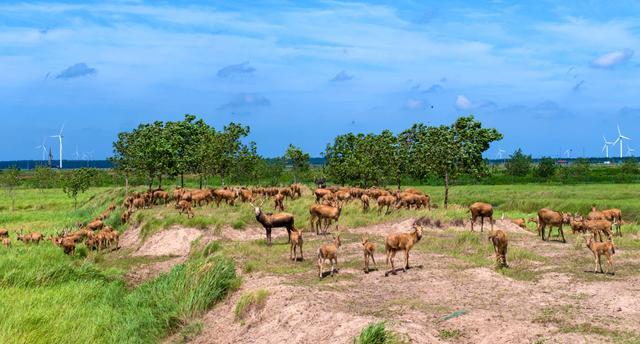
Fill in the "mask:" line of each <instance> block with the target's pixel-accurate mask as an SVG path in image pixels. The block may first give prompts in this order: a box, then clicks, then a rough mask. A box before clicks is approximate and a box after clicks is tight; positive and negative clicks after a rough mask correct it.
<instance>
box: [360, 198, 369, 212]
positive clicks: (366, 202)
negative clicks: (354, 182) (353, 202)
mask: <svg viewBox="0 0 640 344" xmlns="http://www.w3.org/2000/svg"><path fill="white" fill-rule="evenodd" d="M360 201H362V212H363V213H366V212H368V211H369V196H367V195H366V194H362V196H360Z"/></svg>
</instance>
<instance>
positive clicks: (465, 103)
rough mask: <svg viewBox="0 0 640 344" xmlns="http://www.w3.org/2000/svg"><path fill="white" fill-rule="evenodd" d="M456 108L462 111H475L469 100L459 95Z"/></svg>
mask: <svg viewBox="0 0 640 344" xmlns="http://www.w3.org/2000/svg"><path fill="white" fill-rule="evenodd" d="M456 107H457V108H458V109H460V110H470V109H473V104H472V103H471V101H470V100H469V98H467V97H465V96H462V95H459V96H458V98H456Z"/></svg>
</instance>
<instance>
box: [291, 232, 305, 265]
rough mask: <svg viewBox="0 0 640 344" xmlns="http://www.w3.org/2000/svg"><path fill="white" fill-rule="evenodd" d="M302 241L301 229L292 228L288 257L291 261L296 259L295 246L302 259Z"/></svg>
mask: <svg viewBox="0 0 640 344" xmlns="http://www.w3.org/2000/svg"><path fill="white" fill-rule="evenodd" d="M303 243H304V241H303V239H302V230H300V229H295V228H294V229H293V230H292V231H291V250H290V251H289V259H291V260H293V261H297V260H298V255H297V254H296V253H297V252H296V248H297V249H298V250H300V260H301V261H303V260H304V256H303V255H302V244H303Z"/></svg>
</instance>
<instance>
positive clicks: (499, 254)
mask: <svg viewBox="0 0 640 344" xmlns="http://www.w3.org/2000/svg"><path fill="white" fill-rule="evenodd" d="M489 241H490V242H491V243H492V244H493V249H494V251H495V252H496V263H497V265H498V267H505V268H506V267H509V265H507V246H508V245H509V240H508V239H507V233H505V232H504V231H503V230H501V229H498V230H496V231H495V232H493V233H491V234H490V235H489Z"/></svg>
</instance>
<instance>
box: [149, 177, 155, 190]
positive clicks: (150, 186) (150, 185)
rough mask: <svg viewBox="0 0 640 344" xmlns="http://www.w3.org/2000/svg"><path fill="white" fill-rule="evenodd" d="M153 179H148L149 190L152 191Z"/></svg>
mask: <svg viewBox="0 0 640 344" xmlns="http://www.w3.org/2000/svg"><path fill="white" fill-rule="evenodd" d="M153 179H154V178H153V177H152V176H150V177H149V190H151V189H153Z"/></svg>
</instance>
